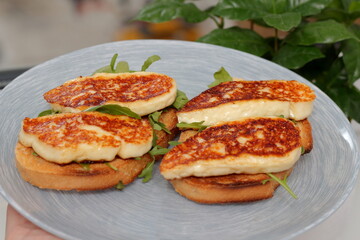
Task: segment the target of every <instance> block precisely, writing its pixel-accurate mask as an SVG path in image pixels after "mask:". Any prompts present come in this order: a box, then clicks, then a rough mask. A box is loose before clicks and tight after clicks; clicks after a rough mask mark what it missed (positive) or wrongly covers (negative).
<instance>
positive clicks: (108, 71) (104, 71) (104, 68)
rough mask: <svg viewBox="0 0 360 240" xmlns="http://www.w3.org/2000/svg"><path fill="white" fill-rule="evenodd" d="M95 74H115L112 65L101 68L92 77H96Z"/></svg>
mask: <svg viewBox="0 0 360 240" xmlns="http://www.w3.org/2000/svg"><path fill="white" fill-rule="evenodd" d="M95 73H113V71H112V70H111V67H110V65H107V66H105V67H101V68H99V69H98V70H96V71H95V72H94V73H93V74H92V75H94V74H95Z"/></svg>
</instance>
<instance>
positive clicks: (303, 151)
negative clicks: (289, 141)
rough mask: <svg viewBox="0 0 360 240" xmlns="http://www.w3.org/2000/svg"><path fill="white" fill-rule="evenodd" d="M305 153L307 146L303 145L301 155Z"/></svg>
mask: <svg viewBox="0 0 360 240" xmlns="http://www.w3.org/2000/svg"><path fill="white" fill-rule="evenodd" d="M304 153H305V148H304V147H303V146H301V155H303V154H304Z"/></svg>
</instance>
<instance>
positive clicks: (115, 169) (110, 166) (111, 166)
mask: <svg viewBox="0 0 360 240" xmlns="http://www.w3.org/2000/svg"><path fill="white" fill-rule="evenodd" d="M105 165H106V166H108V167H109V168H111V169H112V170H114V171H118V170H119V169H117V168H116V167H114V166H113V165H111V164H110V163H109V162H106V163H105Z"/></svg>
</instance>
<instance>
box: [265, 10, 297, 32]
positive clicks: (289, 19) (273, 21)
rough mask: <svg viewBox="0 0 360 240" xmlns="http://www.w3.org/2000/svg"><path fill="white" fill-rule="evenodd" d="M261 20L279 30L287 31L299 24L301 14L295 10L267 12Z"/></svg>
mask: <svg viewBox="0 0 360 240" xmlns="http://www.w3.org/2000/svg"><path fill="white" fill-rule="evenodd" d="M263 20H264V21H265V22H266V24H268V25H269V26H271V27H274V28H277V29H279V30H281V31H289V30H290V29H292V28H294V27H297V26H298V25H299V24H300V22H301V15H300V13H296V12H287V13H281V14H269V15H266V16H265V17H264V18H263Z"/></svg>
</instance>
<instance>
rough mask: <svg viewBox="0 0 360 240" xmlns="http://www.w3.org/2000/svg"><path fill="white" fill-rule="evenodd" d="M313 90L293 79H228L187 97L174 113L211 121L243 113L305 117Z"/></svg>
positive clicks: (190, 119) (187, 119)
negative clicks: (228, 80)
mask: <svg viewBox="0 0 360 240" xmlns="http://www.w3.org/2000/svg"><path fill="white" fill-rule="evenodd" d="M314 99H315V94H314V92H313V91H312V89H311V88H310V87H308V86H307V85H305V84H303V83H300V82H297V81H294V80H293V81H285V80H268V81H243V80H239V81H231V82H224V83H221V84H219V85H217V86H215V87H212V88H209V89H208V90H206V91H204V92H202V93H201V94H200V95H198V96H197V97H195V98H193V99H192V100H190V101H189V102H188V103H187V104H186V105H185V106H184V107H183V108H182V109H181V110H180V111H179V112H178V113H177V116H178V120H179V122H186V123H192V122H200V121H204V124H205V125H214V124H216V123H219V122H222V121H234V120H238V119H241V118H245V117H263V116H280V115H282V116H284V117H285V118H290V119H294V120H302V119H305V118H307V117H308V116H309V115H310V114H311V112H312V109H313V101H314Z"/></svg>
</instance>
